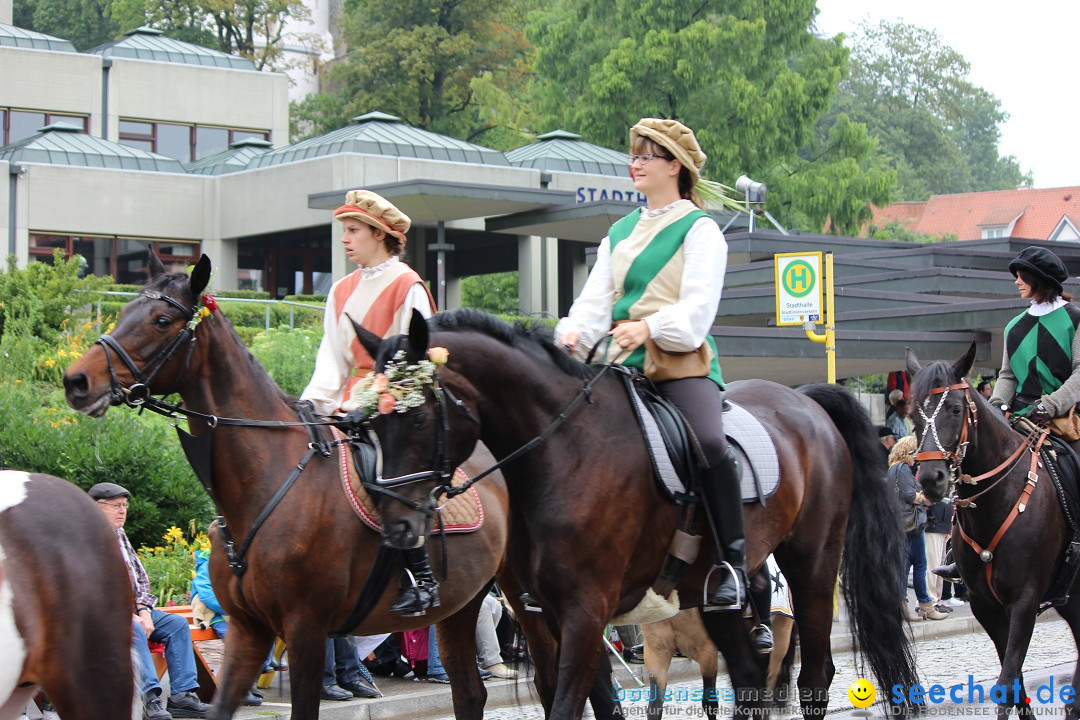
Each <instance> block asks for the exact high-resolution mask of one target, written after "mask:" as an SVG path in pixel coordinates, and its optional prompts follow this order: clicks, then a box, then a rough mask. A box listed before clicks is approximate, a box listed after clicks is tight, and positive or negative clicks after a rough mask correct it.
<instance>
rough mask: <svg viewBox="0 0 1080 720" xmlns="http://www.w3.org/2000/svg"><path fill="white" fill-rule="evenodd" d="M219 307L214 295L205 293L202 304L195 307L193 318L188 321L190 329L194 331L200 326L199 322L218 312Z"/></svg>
mask: <svg viewBox="0 0 1080 720" xmlns="http://www.w3.org/2000/svg"><path fill="white" fill-rule="evenodd" d="M217 309H218V306H217V300H215V299H214V296H213V295H203V296H202V305H200V306H198V307H196V308H194V312H193V313H192V315H191V320H189V321H188V324H187V327H188V330H191V331H193V332H194V330H195V328H197V327H198V326H199V323H201V322H202V321H203V320H205V319H206V318H208V317H210V316H211V315H213V314H214V313H216V312H217Z"/></svg>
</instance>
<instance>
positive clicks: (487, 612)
mask: <svg viewBox="0 0 1080 720" xmlns="http://www.w3.org/2000/svg"><path fill="white" fill-rule="evenodd" d="M501 600H502V598H497V597H495V596H494V595H488V596H487V597H485V598H484V604H483V605H482V606H481V607H480V614H479V615H478V616H477V618H476V653H477V655H478V656H479V658H480V667H481V669H483V670H485V671H487V672H489V673H491V676H492V677H495V678H499V679H501V680H513V679H514V678H516V677H517V676H518V674H517V670H512V669H510V668H508V667H506V663H504V662H503V657H502V653H501V652H500V650H499V636H498V634H497V633H496V632H495V627H496V626H497V625H498V624H499V620H501V619H502V615H503V610H504V608H503V605H502V602H500V601H501Z"/></svg>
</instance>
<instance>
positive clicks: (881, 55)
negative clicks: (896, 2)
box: [832, 21, 1031, 200]
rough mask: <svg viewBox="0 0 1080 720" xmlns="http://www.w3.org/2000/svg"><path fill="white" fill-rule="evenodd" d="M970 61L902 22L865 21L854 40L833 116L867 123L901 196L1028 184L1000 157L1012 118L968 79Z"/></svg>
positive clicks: (909, 197)
mask: <svg viewBox="0 0 1080 720" xmlns="http://www.w3.org/2000/svg"><path fill="white" fill-rule="evenodd" d="M969 71H970V65H969V64H968V62H967V60H965V59H964V57H963V56H962V55H960V54H959V53H958V52H956V51H955V50H954V49H953V48H951V47H949V46H948V45H945V44H944V43H943V42H942V41H941V38H940V37H939V36H938V35H937V33H936V32H934V31H931V30H925V29H922V28H919V27H916V26H914V25H908V24H905V23H903V22H899V21H897V22H889V21H882V22H881V23H879V24H878V25H876V26H871V25H869V24H867V23H864V24H863V25H862V26H861V27H860V30H859V32H858V33H857V34H856V35H854V36H853V38H852V57H851V74H850V77H849V78H848V79H847V80H846V81H845V82H843V83H842V84H841V87H840V91H839V93H838V96H837V98H836V101H835V102H834V104H833V108H832V115H833V116H839V115H847V116H849V117H851V118H852V119H853V120H855V121H857V122H859V123H864V124H865V125H866V126H867V128H868V129H869V131H870V133H871V134H872V135H873V136H874V137H876V138H877V139H878V142H879V154H880V157H881V159H882V160H883V161H884V162H886V163H887V164H888V166H889V167H891V168H892V169H893V170H894V171H895V173H896V176H897V179H898V188H897V193H896V194H897V196H898V198H900V199H903V200H924V199H926V198H927V197H929V196H930V195H932V194H939V193H957V192H971V191H979V190H1001V189H1007V188H1014V187H1016V186H1017V185H1019V184H1020V183H1021V182H1023V181H1025V180H1027V181H1030V179H1031V178H1030V175H1024V174H1023V173H1022V172H1021V170H1020V167H1019V164H1018V163H1017V161H1016V159H1015V158H1013V157H1011V156H1010V157H1001V156H1000V155H999V154H998V140H999V139H1000V134H1001V132H1000V126H1001V124H1002V123H1003V122H1004V121H1005V120H1006V119H1007V117H1008V115H1007V114H1006V113H1005V112H1004V111H1003V110H1002V109H1001V104H1000V102H999V101H998V100H997V98H995V97H994V96H993V95H991V94H990V93H988V92H987V91H985V90H983V89H982V88H980V87H977V86H975V85H974V84H972V83H971V81H970V80H969V78H968V73H969Z"/></svg>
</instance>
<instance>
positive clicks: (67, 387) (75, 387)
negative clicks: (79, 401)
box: [64, 373, 90, 397]
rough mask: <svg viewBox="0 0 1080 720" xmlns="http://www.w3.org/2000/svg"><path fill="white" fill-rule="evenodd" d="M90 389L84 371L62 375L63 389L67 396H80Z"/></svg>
mask: <svg viewBox="0 0 1080 720" xmlns="http://www.w3.org/2000/svg"><path fill="white" fill-rule="evenodd" d="M89 390H90V382H89V381H88V380H87V379H86V373H75V374H73V375H64V391H65V392H66V393H67V395H68V397H82V396H84V395H86V393H87V392H89Z"/></svg>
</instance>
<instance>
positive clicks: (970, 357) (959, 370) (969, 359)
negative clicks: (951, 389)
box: [952, 340, 976, 380]
mask: <svg viewBox="0 0 1080 720" xmlns="http://www.w3.org/2000/svg"><path fill="white" fill-rule="evenodd" d="M975 350H976V347H975V341H974V340H972V342H971V346H970V347H969V348H968V351H967V352H966V353H964V357H962V358H960V359H959V360H957V361H956V362H954V363H953V364H952V370H953V376H954V377H955V378H956V379H957V380H959V379H960V378H962V377H965V376H966V375H967V374H968V373H969V372H971V366H972V365H974V364H975Z"/></svg>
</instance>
